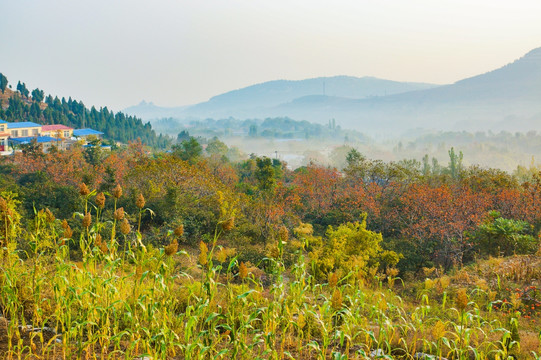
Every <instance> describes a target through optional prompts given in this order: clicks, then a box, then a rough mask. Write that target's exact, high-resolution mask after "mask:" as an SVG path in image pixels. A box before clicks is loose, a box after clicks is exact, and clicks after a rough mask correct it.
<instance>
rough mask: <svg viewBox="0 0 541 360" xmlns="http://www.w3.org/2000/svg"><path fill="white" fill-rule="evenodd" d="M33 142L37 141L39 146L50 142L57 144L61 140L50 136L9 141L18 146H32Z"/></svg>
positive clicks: (27, 137)
mask: <svg viewBox="0 0 541 360" xmlns="http://www.w3.org/2000/svg"><path fill="white" fill-rule="evenodd" d="M32 140H36V142H37V143H38V144H40V143H49V142H55V141H59V139H57V138H54V137H50V136H26V137H20V138H12V139H9V141H10V142H12V143H16V144H19V145H21V144H30V143H31V142H32Z"/></svg>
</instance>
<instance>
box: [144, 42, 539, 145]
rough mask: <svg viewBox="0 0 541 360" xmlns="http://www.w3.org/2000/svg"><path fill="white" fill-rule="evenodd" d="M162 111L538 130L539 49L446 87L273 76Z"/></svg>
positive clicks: (356, 124) (392, 129) (370, 128)
mask: <svg viewBox="0 0 541 360" xmlns="http://www.w3.org/2000/svg"><path fill="white" fill-rule="evenodd" d="M442 71H445V67H444V65H442ZM156 111H158V109H156ZM135 114H136V115H138V116H141V117H144V118H149V117H146V116H143V114H140V113H135ZM156 114H158V112H156ZM168 116H170V117H174V118H177V119H185V118H215V119H219V118H228V117H234V118H238V119H246V118H260V119H262V118H266V117H289V118H292V119H295V120H308V121H314V122H319V123H327V122H328V120H329V119H335V120H336V123H337V124H339V125H341V126H342V127H346V128H353V129H356V130H359V131H362V132H364V133H366V134H370V135H376V136H379V135H381V136H390V135H399V134H402V133H404V132H410V133H411V131H412V129H424V130H469V131H476V130H493V131H500V130H508V131H527V130H538V131H541V121H539V120H540V119H541V48H538V49H534V50H532V51H530V52H529V53H527V54H526V55H524V56H523V57H522V58H520V59H518V60H516V61H514V62H513V63H511V64H508V65H505V66H503V67H501V68H499V69H496V70H494V71H490V72H487V73H485V74H482V75H478V76H474V77H471V78H467V79H464V80H460V81H457V82H456V83H454V84H450V85H442V86H436V85H432V84H423V83H401V82H395V81H389V80H381V79H376V78H372V77H363V78H354V77H348V76H336V77H329V78H316V79H308V80H299V81H287V80H277V81H269V82H265V83H262V84H258V85H253V86H249V87H246V88H242V89H239V90H234V91H230V92H227V93H225V94H222V95H218V96H215V97H213V98H211V99H210V100H209V101H207V102H203V103H200V104H196V105H193V106H189V107H186V108H182V109H179V110H178V112H176V113H175V114H174V115H168ZM156 117H164V116H156Z"/></svg>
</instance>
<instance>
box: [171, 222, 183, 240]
mask: <svg viewBox="0 0 541 360" xmlns="http://www.w3.org/2000/svg"><path fill="white" fill-rule="evenodd" d="M173 233H174V234H175V236H178V237H181V236H182V234H184V225H182V224H180V225H179V226H177V227H176V228H175V230H174V231H173Z"/></svg>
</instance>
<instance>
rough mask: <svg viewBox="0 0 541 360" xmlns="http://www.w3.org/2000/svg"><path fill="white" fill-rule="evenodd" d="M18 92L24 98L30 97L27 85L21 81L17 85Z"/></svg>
mask: <svg viewBox="0 0 541 360" xmlns="http://www.w3.org/2000/svg"><path fill="white" fill-rule="evenodd" d="M17 91H18V92H20V93H21V95H22V96H24V97H28V95H30V91H28V89H27V88H26V84H25V83H21V82H20V81H19V82H18V83H17Z"/></svg>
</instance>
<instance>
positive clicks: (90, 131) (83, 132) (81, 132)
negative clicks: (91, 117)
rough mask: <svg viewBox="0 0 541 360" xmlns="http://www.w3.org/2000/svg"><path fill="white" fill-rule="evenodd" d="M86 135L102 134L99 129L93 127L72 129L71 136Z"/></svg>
mask: <svg viewBox="0 0 541 360" xmlns="http://www.w3.org/2000/svg"><path fill="white" fill-rule="evenodd" d="M88 135H103V133H102V132H101V131H98V130H94V129H75V130H73V136H88Z"/></svg>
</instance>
